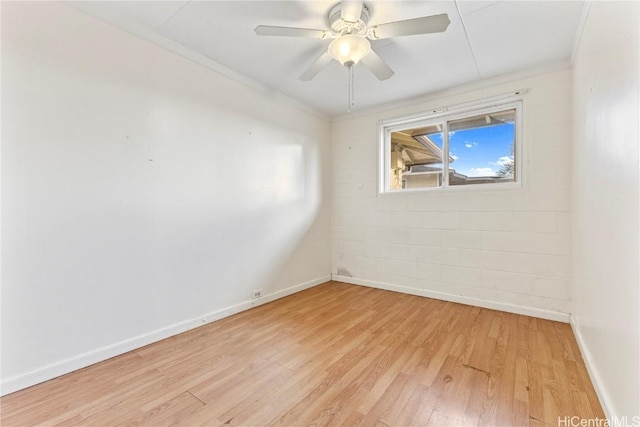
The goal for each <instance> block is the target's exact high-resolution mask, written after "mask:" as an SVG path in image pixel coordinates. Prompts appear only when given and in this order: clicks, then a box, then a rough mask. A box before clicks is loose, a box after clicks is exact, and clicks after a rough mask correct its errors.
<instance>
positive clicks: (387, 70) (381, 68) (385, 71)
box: [360, 50, 395, 80]
mask: <svg viewBox="0 0 640 427" xmlns="http://www.w3.org/2000/svg"><path fill="white" fill-rule="evenodd" d="M360 62H362V63H363V64H364V65H366V66H367V68H369V69H370V70H371V72H373V74H375V75H376V77H377V78H378V80H387V79H388V78H390V77H391V76H393V75H394V74H395V73H394V72H393V70H392V69H391V67H389V66H388V65H387V63H386V62H384V61H383V60H382V58H380V57H379V56H378V54H377V53H375V52H374V51H373V50H371V51H369V54H368V55H366V56H365V57H364V58H362V59H361V60H360Z"/></svg>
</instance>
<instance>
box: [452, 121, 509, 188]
mask: <svg viewBox="0 0 640 427" xmlns="http://www.w3.org/2000/svg"><path fill="white" fill-rule="evenodd" d="M515 117H516V110H515V109H511V110H506V111H500V112H497V113H489V114H483V115H478V116H474V117H469V118H465V119H461V120H455V121H451V122H449V156H450V163H449V184H450V185H467V184H486V183H494V182H514V181H515V168H516V165H515V160H514V159H515ZM451 159H452V160H451Z"/></svg>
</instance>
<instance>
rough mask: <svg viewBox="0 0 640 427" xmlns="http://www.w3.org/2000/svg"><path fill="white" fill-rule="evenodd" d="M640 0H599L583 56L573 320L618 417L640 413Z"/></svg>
mask: <svg viewBox="0 0 640 427" xmlns="http://www.w3.org/2000/svg"><path fill="white" fill-rule="evenodd" d="M639 28H640V3H638V2H593V3H592V4H591V9H590V11H589V14H588V17H587V20H586V24H585V28H584V31H583V34H582V37H581V39H580V43H579V45H578V48H577V51H576V55H575V60H574V113H575V117H574V120H575V150H574V151H573V165H574V170H573V199H572V211H573V247H574V251H573V258H572V265H573V285H572V295H573V300H574V302H573V307H574V311H573V318H572V320H573V326H574V331H575V332H576V336H577V337H578V339H579V341H580V344H581V347H582V350H583V354H584V355H585V358H586V359H587V362H588V363H587V366H588V367H589V368H590V372H591V376H592V379H593V381H594V385H595V386H596V390H597V391H598V394H599V397H600V401H601V402H602V404H603V406H604V409H605V412H606V413H607V415H608V416H609V417H615V416H617V417H623V416H627V417H629V419H628V421H629V423H631V422H632V421H633V420H632V419H631V418H630V417H632V416H637V417H640V368H639V365H640V350H639V345H640V344H639V343H640V315H639V313H640V293H639V288H640V275H639V270H638V269H639V266H640V250H639V237H638V233H639V232H640V228H639V226H638V222H639V218H640V211H639V209H638V199H639V195H638V192H639V189H640V187H639V185H638V180H639V174H638V165H639V159H638V156H639V154H640V151H639V150H638V146H639V144H640V140H639V135H638V127H639V122H640V108H639V98H640V92H639V91H640V84H639V80H640V56H639V52H640V31H639ZM636 422H637V421H636Z"/></svg>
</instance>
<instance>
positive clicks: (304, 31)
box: [253, 25, 328, 39]
mask: <svg viewBox="0 0 640 427" xmlns="http://www.w3.org/2000/svg"><path fill="white" fill-rule="evenodd" d="M253 31H255V32H256V34H257V35H259V36H284V37H307V38H312V39H322V38H325V37H327V33H328V31H323V30H310V29H308V28H293V27H274V26H271V25H258V26H257V27H256V28H255V29H254V30H253Z"/></svg>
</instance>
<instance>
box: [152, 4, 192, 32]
mask: <svg viewBox="0 0 640 427" xmlns="http://www.w3.org/2000/svg"><path fill="white" fill-rule="evenodd" d="M189 3H191V0H189V1H187V2H185V3H184V4H183V5H182V6H180V7H179V8H178V10H176V11H175V12H173V13H172V14H171V16H170V17H168V18H167V19H165V20H164V21H162V24H160V25H158V26H157V27H156V28H155V29H154V30H153V31H156V32H157V31H160V28H162V27H163V26H164V25H165V24H166V23H167V22H169V21H170V20H172V19H173V17H174V16H176V15H177V14H178V13H180V12H181V11H182V9H184V8H185V7H187V5H188V4H189Z"/></svg>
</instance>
